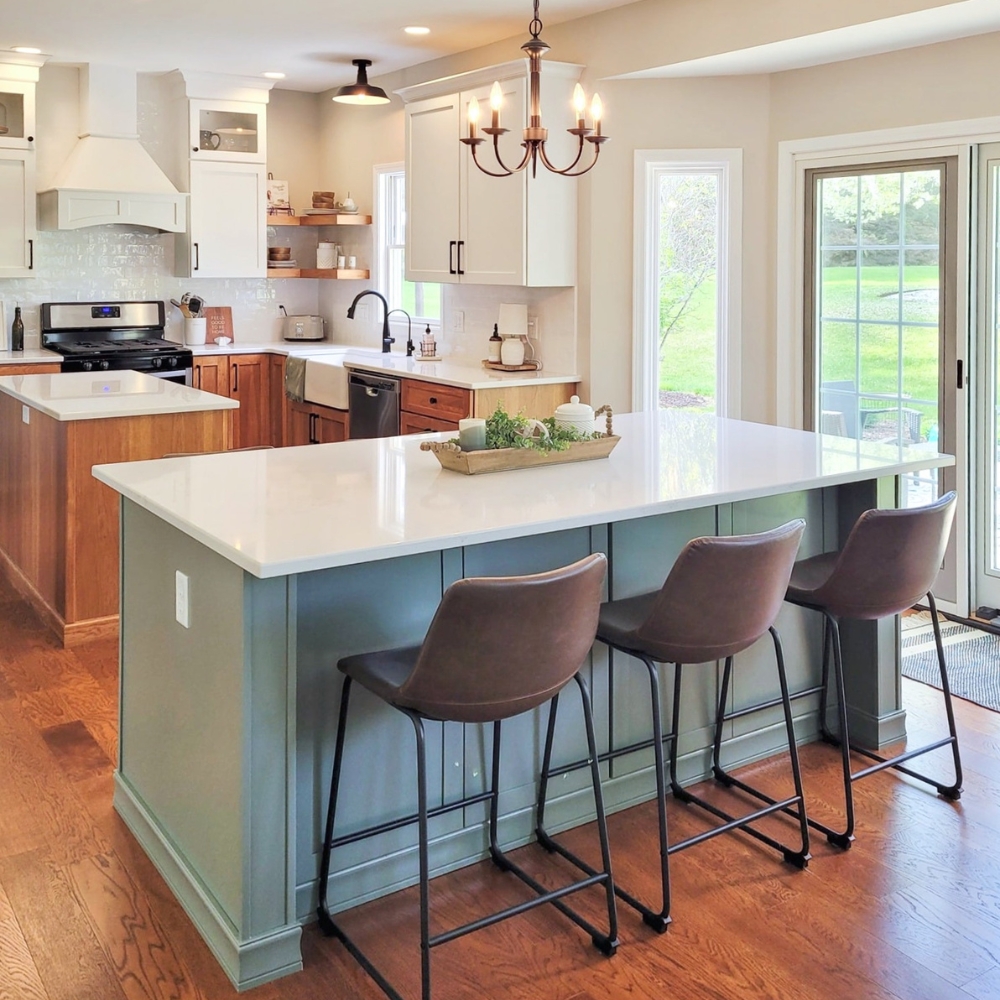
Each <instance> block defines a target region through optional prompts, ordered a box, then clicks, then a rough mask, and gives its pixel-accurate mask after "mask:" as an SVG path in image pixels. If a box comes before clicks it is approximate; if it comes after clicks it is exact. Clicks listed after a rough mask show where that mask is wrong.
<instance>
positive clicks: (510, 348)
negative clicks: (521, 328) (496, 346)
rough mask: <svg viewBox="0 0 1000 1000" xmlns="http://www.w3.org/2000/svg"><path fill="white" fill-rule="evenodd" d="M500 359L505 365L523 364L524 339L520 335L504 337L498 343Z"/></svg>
mask: <svg viewBox="0 0 1000 1000" xmlns="http://www.w3.org/2000/svg"><path fill="white" fill-rule="evenodd" d="M500 360H501V362H503V364H505V365H523V364H524V341H523V340H521V338H520V337H504V339H503V344H501V345H500Z"/></svg>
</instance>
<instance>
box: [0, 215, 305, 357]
mask: <svg viewBox="0 0 1000 1000" xmlns="http://www.w3.org/2000/svg"><path fill="white" fill-rule="evenodd" d="M173 266H174V236H173V235H172V234H170V233H159V232H154V231H152V230H149V229H140V228H137V227H132V226H92V227H90V228H87V229H77V230H71V231H65V232H40V233H39V234H38V238H37V240H36V243H35V268H36V272H37V274H36V277H34V278H23V279H22V278H11V279H0V300H3V301H4V302H5V303H6V305H7V315H8V316H13V314H14V305H15V303H16V304H18V305H20V306H21V307H22V308H21V312H22V315H23V317H24V327H25V346H26V347H37V346H38V338H39V306H40V305H41V303H43V302H97V301H101V300H104V299H111V300H127V299H162V300H163V301H164V302H166V303H167V335H168V336H170V337H172V338H174V339H176V340H180V339H181V318H180V313H178V311H177V310H176V309H174V308H173V307H172V306H170V304H169V303H170V299H171V298H175V299H180V297H181V295H182V293H183V292H185V291H191V292H195V293H197V294H198V295H201V296H202V297H203V298H204V299H205V303H206V305H210V306H231V307H232V310H233V327H234V332H235V334H236V342H237V343H239V342H240V341H246V342H248V343H267V342H270V341H277V340H280V339H281V315H280V311H279V309H278V304H279V303H281V304H282V305H284V306H285V308H286V309H287V310H288V312H289V313H293V314H295V313H299V314H301V313H309V314H312V313H315V312H316V311H317V294H318V293H317V288H316V285H317V282H315V281H302V280H298V279H284V280H281V279H265V278H245V279H243V278H241V279H237V278H229V279H219V280H212V279H206V278H176V277H174V274H173Z"/></svg>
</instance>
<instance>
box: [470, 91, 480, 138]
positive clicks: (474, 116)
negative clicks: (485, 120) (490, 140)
mask: <svg viewBox="0 0 1000 1000" xmlns="http://www.w3.org/2000/svg"><path fill="white" fill-rule="evenodd" d="M478 121H479V101H477V100H476V99H475V98H474V97H473V98H472V100H471V101H469V138H470V139H475V138H476V123H477V122H478Z"/></svg>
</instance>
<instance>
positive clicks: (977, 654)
mask: <svg viewBox="0 0 1000 1000" xmlns="http://www.w3.org/2000/svg"><path fill="white" fill-rule="evenodd" d="M941 637H942V640H943V641H944V662H945V666H946V667H947V669H948V683H949V684H950V685H951V693H952V694H953V695H955V696H956V697H957V698H965V699H966V700H967V701H974V702H975V703H976V704H977V705H982V706H983V707H984V708H991V709H993V711H995V712H1000V635H992V634H990V633H988V632H981V631H979V629H974V628H969V627H968V626H967V625H959V624H958V623H956V622H942V623H941ZM902 639H903V645H902V667H903V676H904V677H909V678H910V679H911V680H914V681H920V682H921V683H922V684H930V685H931V686H932V687H936V688H940V687H941V674H940V672H939V671H938V664H937V653H936V651H935V649H934V635H933V632H932V630H931V626H930V624H929V623H928V624H926V625H921V626H920V627H919V628H913V629H905V628H904V631H903V637H902Z"/></svg>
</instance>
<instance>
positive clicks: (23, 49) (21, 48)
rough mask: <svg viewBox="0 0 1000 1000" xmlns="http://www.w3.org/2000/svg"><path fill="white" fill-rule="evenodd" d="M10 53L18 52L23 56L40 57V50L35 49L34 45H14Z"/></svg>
mask: <svg viewBox="0 0 1000 1000" xmlns="http://www.w3.org/2000/svg"><path fill="white" fill-rule="evenodd" d="M11 51H12V52H20V53H21V55H23V56H40V55H41V54H42V50H41V49H36V48H35V47H34V45H15V46H14V47H13V48H12V49H11Z"/></svg>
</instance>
